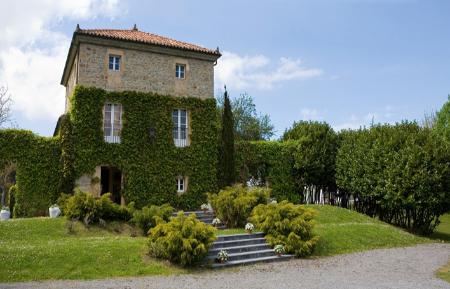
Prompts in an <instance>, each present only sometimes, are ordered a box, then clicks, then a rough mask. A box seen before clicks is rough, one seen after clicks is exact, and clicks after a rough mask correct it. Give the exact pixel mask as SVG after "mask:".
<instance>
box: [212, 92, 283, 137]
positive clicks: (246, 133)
mask: <svg viewBox="0 0 450 289" xmlns="http://www.w3.org/2000/svg"><path fill="white" fill-rule="evenodd" d="M217 102H218V110H219V112H222V111H223V107H224V98H223V97H219V98H218V100H217ZM231 107H232V112H233V118H234V134H235V138H236V140H246V141H250V140H268V139H270V138H271V137H272V136H273V135H274V126H273V125H272V123H271V121H270V117H269V115H268V114H258V112H257V111H256V105H255V103H254V102H253V98H252V97H251V96H250V95H248V94H247V93H243V94H241V95H240V96H239V97H237V98H234V99H233V100H232V101H231Z"/></svg>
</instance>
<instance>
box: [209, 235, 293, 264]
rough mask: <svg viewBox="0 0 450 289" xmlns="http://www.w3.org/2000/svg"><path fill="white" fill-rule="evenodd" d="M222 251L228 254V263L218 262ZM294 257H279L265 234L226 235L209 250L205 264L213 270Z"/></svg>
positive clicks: (220, 237) (218, 239) (219, 238)
mask: <svg viewBox="0 0 450 289" xmlns="http://www.w3.org/2000/svg"><path fill="white" fill-rule="evenodd" d="M220 250H226V251H227V252H228V261H227V262H225V263H217V262H216V257H217V254H218V253H219V252H220ZM292 257H293V256H292V255H281V256H277V255H276V254H275V252H274V251H273V249H272V248H270V246H269V244H267V242H266V239H265V238H264V235H263V233H254V234H237V235H224V236H219V237H218V238H217V240H216V241H215V242H214V243H213V245H212V246H211V248H210V249H209V252H208V256H207V257H206V260H205V264H208V265H210V267H212V268H225V267H231V266H237V265H248V264H254V263H259V262H278V261H284V260H289V259H291V258H292Z"/></svg>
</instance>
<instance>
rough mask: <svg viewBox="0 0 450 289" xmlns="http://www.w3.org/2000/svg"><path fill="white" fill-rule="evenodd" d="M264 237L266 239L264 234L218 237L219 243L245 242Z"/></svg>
mask: <svg viewBox="0 0 450 289" xmlns="http://www.w3.org/2000/svg"><path fill="white" fill-rule="evenodd" d="M263 237H264V234H263V233H252V234H234V235H221V236H219V237H217V241H232V240H245V239H255V238H263Z"/></svg>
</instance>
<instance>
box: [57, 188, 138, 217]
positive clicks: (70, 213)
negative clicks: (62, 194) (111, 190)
mask: <svg viewBox="0 0 450 289" xmlns="http://www.w3.org/2000/svg"><path fill="white" fill-rule="evenodd" d="M63 208H64V214H65V216H66V217H67V219H69V220H73V219H75V220H80V221H83V222H84V223H86V224H90V223H98V222H99V221H100V219H102V220H104V221H114V220H121V221H128V220H130V219H131V217H132V211H133V209H132V205H130V206H129V207H124V206H119V205H117V204H115V203H113V202H112V201H111V196H110V194H104V195H102V196H101V197H100V198H94V197H93V196H92V194H90V193H84V192H81V191H77V192H76V193H75V194H74V195H73V196H71V197H69V198H68V199H67V200H66V203H65V204H63Z"/></svg>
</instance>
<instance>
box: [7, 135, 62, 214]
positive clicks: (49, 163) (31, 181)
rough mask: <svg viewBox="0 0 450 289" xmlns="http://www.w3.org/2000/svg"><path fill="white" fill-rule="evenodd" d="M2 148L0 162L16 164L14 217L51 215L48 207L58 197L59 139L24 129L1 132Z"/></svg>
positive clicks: (59, 171) (59, 174)
mask: <svg viewBox="0 0 450 289" xmlns="http://www.w3.org/2000/svg"><path fill="white" fill-rule="evenodd" d="M0 148H1V149H0V160H9V161H12V162H14V163H15V164H16V165H17V173H16V182H17V183H16V185H17V187H16V191H15V196H14V197H15V206H14V216H15V217H27V216H36V215H46V214H48V207H49V206H50V205H52V204H53V203H55V202H56V200H57V198H58V195H59V185H60V180H61V163H60V155H61V149H60V141H59V138H58V137H56V138H45V137H40V136H36V135H35V134H33V133H32V132H30V131H25V130H15V129H7V130H0Z"/></svg>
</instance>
